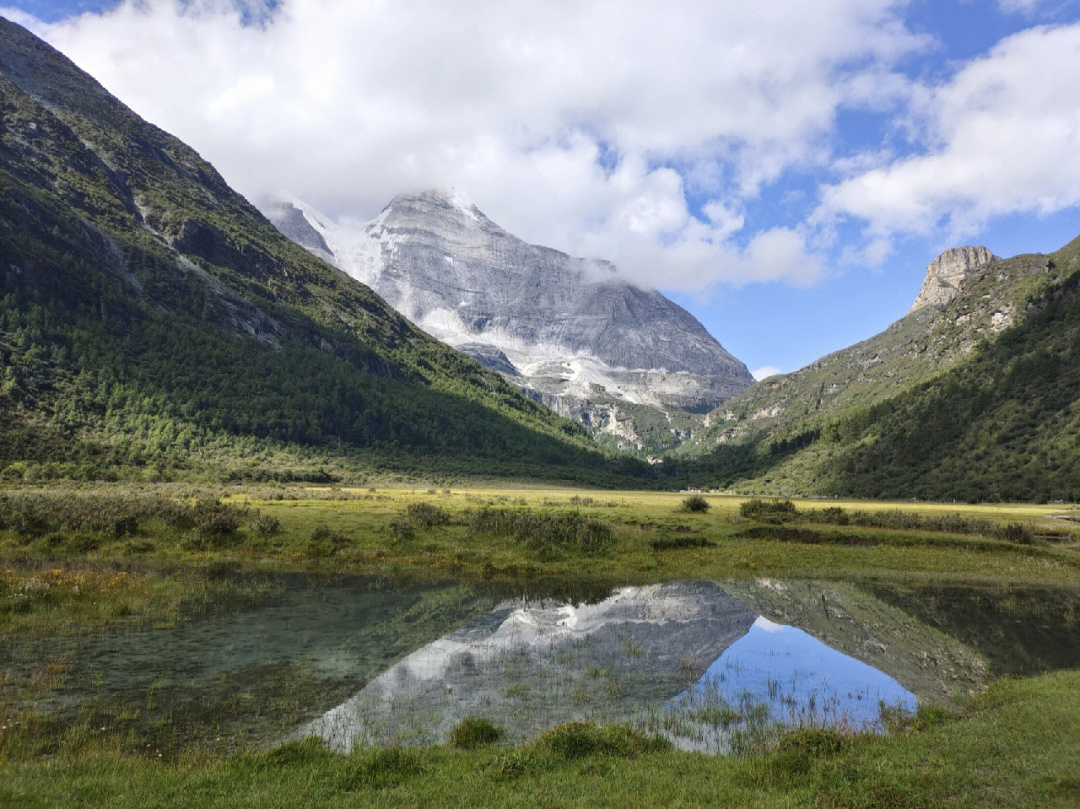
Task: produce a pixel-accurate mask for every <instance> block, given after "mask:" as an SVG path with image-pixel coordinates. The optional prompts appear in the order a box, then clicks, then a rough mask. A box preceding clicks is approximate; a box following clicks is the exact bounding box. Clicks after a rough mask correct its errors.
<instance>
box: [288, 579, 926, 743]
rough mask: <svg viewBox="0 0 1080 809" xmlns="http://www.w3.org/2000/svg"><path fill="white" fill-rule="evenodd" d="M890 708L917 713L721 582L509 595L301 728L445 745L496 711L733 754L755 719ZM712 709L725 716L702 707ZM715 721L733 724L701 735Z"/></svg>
mask: <svg viewBox="0 0 1080 809" xmlns="http://www.w3.org/2000/svg"><path fill="white" fill-rule="evenodd" d="M882 702H884V703H886V704H888V705H890V706H893V707H896V706H899V707H901V708H905V709H908V710H911V709H913V708H914V706H915V696H914V695H913V694H911V693H910V692H909V691H906V690H905V689H904V688H903V687H901V686H900V685H899V684H898V683H897V682H896V681H895V680H893V679H892V678H891V677H889V676H887V675H885V674H883V673H882V672H880V671H878V670H877V669H875V668H873V667H871V666H869V665H867V664H865V663H862V662H860V661H858V660H856V659H854V658H852V657H849V656H847V655H844V654H841V653H840V652H838V651H835V650H834V649H832V648H830V647H829V646H827V645H825V644H824V643H822V642H820V641H818V640H816V639H815V638H813V637H812V636H810V635H808V634H807V633H805V632H803V631H802V630H799V629H796V628H794V627H788V626H782V625H779V624H775V623H772V622H770V621H768V620H766V619H765V618H763V617H761V616H759V615H757V614H756V613H755V612H754V611H752V610H751V609H750V608H749V607H748V606H747V604H746V601H745V600H744V599H742V598H740V597H737V596H735V595H732V594H731V593H730V592H729V591H728V590H726V589H725V588H724V587H723V586H721V585H718V584H713V583H705V582H689V583H686V582H684V583H671V584H658V585H650V586H645V587H624V588H620V589H618V590H616V591H614V592H613V593H612V594H611V595H610V596H608V597H607V598H606V599H604V600H602V601H600V602H599V603H596V604H580V605H575V604H569V603H560V602H557V601H551V600H547V601H529V600H526V599H515V600H510V601H505V602H503V603H501V604H499V605H498V606H497V607H496V608H495V609H494V610H493V611H492V612H491V613H490V614H489V615H488V616H486V617H485V618H483V619H482V620H479V621H476V622H474V623H472V624H470V625H469V626H467V627H464V628H462V629H459V630H456V631H454V632H451V633H449V634H447V635H445V636H443V637H442V638H439V639H438V640H436V641H434V642H432V643H429V644H427V645H426V646H423V647H422V648H420V649H418V650H416V651H414V652H413V653H411V654H409V655H408V656H406V657H405V658H404V659H402V660H401V661H399V662H398V663H396V664H395V665H393V666H391V667H390V668H389V669H387V670H386V671H384V672H383V673H382V674H380V675H379V676H377V677H376V678H374V679H373V680H371V681H370V682H368V684H367V685H366V686H365V687H364V688H363V689H362V690H361V691H360V692H358V693H357V694H356V695H355V696H353V697H352V698H351V699H349V700H348V701H347V702H345V703H342V704H341V705H339V706H337V707H336V708H333V709H332V710H330V711H328V712H327V713H325V714H324V715H323V716H321V717H319V718H317V719H315V720H314V721H312V722H311V723H309V724H308V725H306V726H305V727H304V728H303V729H302V730H301V731H300V733H301V735H316V736H319V737H322V738H323V739H324V740H325V741H326V742H327V743H328V744H329V745H330V746H332V747H334V748H336V749H340V750H348V749H351V748H352V746H353V745H354V744H357V743H361V744H431V743H440V742H443V741H445V739H446V737H447V735H448V733H449V731H450V729H451V728H452V727H453V726H454V725H455V724H457V723H458V722H459V721H461V720H462V719H464V718H466V717H474V716H483V717H488V718H490V719H492V720H493V721H495V722H496V723H497V724H498V725H500V726H501V727H502V728H503V730H504V732H505V733H506V736H507V737H508V738H510V739H513V740H522V739H527V738H530V737H533V736H535V735H536V734H538V733H541V732H543V731H545V730H547V729H550V728H552V727H555V726H557V725H559V724H561V723H564V722H568V721H584V720H587V721H594V722H624V723H628V724H630V725H632V726H636V727H639V728H641V729H643V730H646V731H649V732H657V733H663V734H665V735H668V736H669V737H670V738H673V739H675V740H676V742H677V743H679V744H680V745H681V746H688V747H696V748H698V749H709V750H722V749H724V748H725V746H726V745H725V742H724V741H723V740H724V739H727V738H728V737H729V736H730V735H731V733H736V732H738V731H739V730H740V729H741V728H743V729H744V728H745V727H746V726H747V722H748V720H747V717H748V716H754V717H756V719H755V720H753V721H757V722H758V723H760V722H761V720H765V719H767V720H768V721H769V723H785V722H786V723H791V722H796V723H813V724H816V725H822V724H838V723H844V724H847V725H849V726H857V727H865V728H869V727H872V726H873V725H874V723H875V722H876V721H877V720H878V717H879V710H880V704H881V703H882ZM707 704H708V705H719V704H723V705H724V706H726V708H725V711H723V712H720V713H715V712H713V713H709V712H703V711H702V708H703V706H705V705H707ZM760 705H764V706H768V707H767V708H760V707H757V706H760ZM679 711H682V712H683V714H684V715H683V716H681V717H677V716H675V715H674V714H675V713H678V712H679ZM714 714H715V715H716V716H720V717H723V721H722V723H721V724H722V725H723V727H722V728H720V729H719V730H717V731H715V732H713V731H707V732H706V731H703V730H702V729H701V728H700V727H696V728H694V729H693V731H692V732H691V731H690V728H691V726H693V725H700V724H701V722H702V721H705V720H704V718H703V717H705V716H706V715H708V716H713V715H714ZM695 739H696V740H697V741H694V740H695Z"/></svg>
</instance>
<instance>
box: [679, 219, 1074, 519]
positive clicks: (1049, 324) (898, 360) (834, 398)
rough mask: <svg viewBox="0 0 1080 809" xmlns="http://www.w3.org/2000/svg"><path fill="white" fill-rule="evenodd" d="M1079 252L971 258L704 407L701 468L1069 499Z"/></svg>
mask: <svg viewBox="0 0 1080 809" xmlns="http://www.w3.org/2000/svg"><path fill="white" fill-rule="evenodd" d="M1078 253H1080V240H1077V241H1074V242H1072V243H1070V244H1069V245H1067V246H1066V247H1064V248H1062V249H1061V250H1059V251H1057V252H1056V253H1053V254H1050V255H1038V254H1034V255H1021V256H1016V257H1014V258H1011V259H1007V260H1000V259H995V260H992V261H989V262H988V263H983V264H978V263H976V264H975V265H974V266H970V267H968V268H967V269H966V270H965V271H964V272H963V274H962V276H963V277H962V278H960V280H959V283H958V285H957V286H956V293H955V295H952V294H950V295H948V296H947V299H946V300H943V301H941V302H933V301H928V302H924V304H923V305H920V306H918V307H917V308H915V309H913V311H911V312H910V313H909V314H908V315H906V316H905V317H904V318H902V319H901V320H899V321H898V322H897V323H895V324H893V326H891V327H890V328H889V329H887V330H886V331H884V332H882V333H881V334H879V335H876V336H875V337H872V338H870V339H869V340H866V341H864V342H862V343H859V344H857V345H855V346H852V347H851V348H848V349H844V350H842V351H839V352H836V353H835V354H831V355H829V356H827V357H824V358H822V359H821V360H818V361H817V362H815V363H813V364H812V365H810V366H808V367H807V368H804V369H803V370H801V371H798V372H796V373H794V374H788V375H786V376H782V377H778V378H774V379H769V380H765V381H764V382H762V383H759V384H757V385H755V386H754V387H753V388H751V389H750V390H748V391H747V392H746V393H745V394H744V395H743V396H741V397H738V398H736V399H735V400H733V401H731V402H729V403H727V404H725V405H724V406H723V407H722V408H721V409H720V410H719V411H714V413H712V414H710V422H711V427H710V431H711V433H710V434H709V435H708V438H707V441H708V442H709V444H710V445H711V446H709V447H708V448H707V455H706V456H705V458H704V459H703V461H702V463H701V466H700V467H699V468H698V471H697V474H698V475H700V476H701V478H702V479H708V478H709V477H710V476H716V478H717V482H719V483H720V484H721V485H732V486H735V487H736V488H740V489H745V490H748V491H762V492H766V491H771V492H783V493H808V494H809V493H815V494H842V495H859V496H868V497H913V496H914V497H921V498H929V499H954V498H955V499H963V500H981V499H999V500H1006V499H1024V500H1027V499H1058V498H1066V499H1070V498H1072V497H1075V496H1080V488H1077V486H1078V484H1080V478H1078V475H1080V473H1077V472H1074V471H1072V470H1073V469H1078V468H1080V467H1078V466H1077V463H1080V451H1078V449H1077V439H1076V436H1077V435H1078V433H1077V432H1076V431H1075V429H1073V426H1075V425H1073V422H1074V421H1075V418H1076V416H1075V414H1076V411H1077V403H1078V401H1080V379H1074V377H1075V374H1074V373H1073V370H1072V369H1073V368H1075V367H1076V366H1077V365H1078V363H1080V344H1078V343H1077V340H1078V339H1080V321H1078V320H1077V319H1076V318H1077V313H1076V312H1075V311H1074V309H1075V308H1076V307H1077V305H1078V304H1080V299H1078V298H1077V292H1076V283H1077V281H1076V277H1075V275H1076V273H1077V271H1078V270H1080V263H1078ZM939 268H940V263H938V265H937V267H935V265H931V268H930V269H929V271H928V275H929V276H933V274H934V273H935V272H936V271H939ZM925 288H926V285H925V284H924V290H925ZM1070 425H1072V426H1070ZM1067 426H1069V428H1068V429H1064V428H1065V427H1067ZM702 448H703V447H701V446H699V447H698V448H697V449H698V450H699V451H700V449H702ZM687 454H691V452H689V451H688V452H687ZM706 469H707V470H708V472H707V473H706V472H705V471H704V470H706Z"/></svg>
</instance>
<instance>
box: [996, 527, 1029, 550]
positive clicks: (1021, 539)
mask: <svg viewBox="0 0 1080 809" xmlns="http://www.w3.org/2000/svg"><path fill="white" fill-rule="evenodd" d="M1001 538H1002V539H1006V540H1008V541H1009V542H1016V543H1019V544H1020V545H1030V544H1031V532H1030V531H1029V530H1028V529H1027V527H1026V526H1024V525H1021V524H1020V523H1018V522H1011V523H1009V524H1008V525H1007V526H1005V528H1003V529H1002V531H1001Z"/></svg>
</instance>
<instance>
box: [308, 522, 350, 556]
mask: <svg viewBox="0 0 1080 809" xmlns="http://www.w3.org/2000/svg"><path fill="white" fill-rule="evenodd" d="M348 544H349V540H348V539H346V538H345V535H344V534H342V533H341V532H340V531H335V530H334V529H333V528H330V527H329V526H326V525H322V524H320V525H316V526H315V528H314V529H313V530H312V532H311V542H310V543H308V551H309V552H310V554H311V555H312V556H334V555H336V554H337V553H338V551H340V550H342V549H343V548H344V547H345V546H346V545H348Z"/></svg>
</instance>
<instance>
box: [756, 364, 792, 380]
mask: <svg viewBox="0 0 1080 809" xmlns="http://www.w3.org/2000/svg"><path fill="white" fill-rule="evenodd" d="M782 373H784V372H783V371H781V370H780V369H779V368H777V367H776V366H775V365H763V366H761V367H760V368H756V369H755V370H753V371H751V372H750V374H751V375H752V376H753V377H754V379H756V380H757V381H758V382H760V381H761V380H762V379H768V378H769V377H770V376H776V375H777V374H782Z"/></svg>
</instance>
